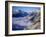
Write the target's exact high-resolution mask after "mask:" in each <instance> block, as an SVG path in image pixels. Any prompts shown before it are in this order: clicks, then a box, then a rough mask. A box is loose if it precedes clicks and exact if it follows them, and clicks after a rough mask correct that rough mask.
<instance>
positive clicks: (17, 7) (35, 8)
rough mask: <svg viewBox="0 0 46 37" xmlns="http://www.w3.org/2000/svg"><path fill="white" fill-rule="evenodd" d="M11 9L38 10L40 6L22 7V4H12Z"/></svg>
mask: <svg viewBox="0 0 46 37" xmlns="http://www.w3.org/2000/svg"><path fill="white" fill-rule="evenodd" d="M12 9H13V11H15V10H22V11H25V12H31V11H35V10H36V11H37V10H38V11H39V10H40V7H23V6H13V7H12Z"/></svg>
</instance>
